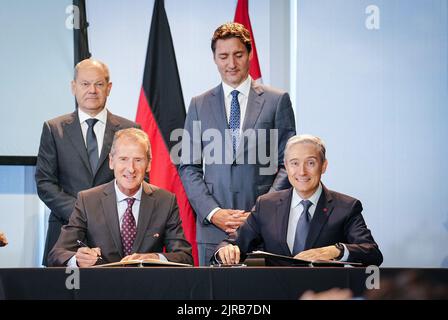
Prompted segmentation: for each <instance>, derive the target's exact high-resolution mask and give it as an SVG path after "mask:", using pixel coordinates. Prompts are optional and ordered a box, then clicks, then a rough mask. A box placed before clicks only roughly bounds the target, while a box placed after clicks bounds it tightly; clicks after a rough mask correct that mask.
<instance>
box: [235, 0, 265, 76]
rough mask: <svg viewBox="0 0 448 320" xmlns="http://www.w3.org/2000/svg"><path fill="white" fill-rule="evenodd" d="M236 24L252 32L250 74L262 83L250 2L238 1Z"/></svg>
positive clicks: (245, 0) (247, 0) (246, 0)
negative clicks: (250, 13)
mask: <svg viewBox="0 0 448 320" xmlns="http://www.w3.org/2000/svg"><path fill="white" fill-rule="evenodd" d="M233 20H234V22H238V23H241V24H242V25H243V26H245V27H246V29H247V30H249V32H250V37H251V39H252V60H250V69H249V74H250V76H251V77H252V79H254V80H255V81H257V82H262V79H261V70H260V64H259V63H258V54H257V47H256V46H255V38H254V33H253V32H252V26H251V24H250V18H249V0H238V3H237V5H236V11H235V18H234V19H233Z"/></svg>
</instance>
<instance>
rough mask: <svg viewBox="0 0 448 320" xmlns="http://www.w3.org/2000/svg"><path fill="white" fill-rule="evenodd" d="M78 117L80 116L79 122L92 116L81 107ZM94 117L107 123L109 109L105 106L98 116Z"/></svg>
mask: <svg viewBox="0 0 448 320" xmlns="http://www.w3.org/2000/svg"><path fill="white" fill-rule="evenodd" d="M78 117H79V123H83V122H85V121H86V120H87V119H91V118H92V117H91V116H90V115H88V114H87V113H85V112H84V111H82V110H81V109H80V108H78ZM93 118H94V119H98V121H99V122H101V123H103V124H105V123H106V121H107V109H106V108H103V110H101V111H100V112H99V113H98V114H97V115H96V116H94V117H93Z"/></svg>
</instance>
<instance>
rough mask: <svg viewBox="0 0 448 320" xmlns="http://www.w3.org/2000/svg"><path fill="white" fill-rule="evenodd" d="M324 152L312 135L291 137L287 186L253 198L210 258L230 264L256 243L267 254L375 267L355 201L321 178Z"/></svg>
mask: <svg viewBox="0 0 448 320" xmlns="http://www.w3.org/2000/svg"><path fill="white" fill-rule="evenodd" d="M325 153H326V149H325V144H324V142H323V141H322V140H321V139H320V138H318V137H315V136H312V135H298V136H294V137H291V138H290V139H289V140H288V142H287V144H286V147H285V160H284V163H285V167H286V172H287V173H288V179H289V182H290V183H291V185H292V186H293V187H292V188H291V189H288V190H283V191H278V192H272V193H268V194H266V195H263V196H261V197H259V198H258V200H257V203H256V205H255V211H254V212H253V213H252V214H251V215H250V216H249V217H248V219H247V220H246V222H245V223H244V224H243V225H242V226H241V227H240V229H239V230H238V231H237V236H236V238H235V239H227V240H225V241H223V242H222V243H221V244H220V246H219V250H218V251H217V252H216V253H215V259H216V260H217V261H218V262H222V263H224V264H236V263H239V262H240V260H241V261H242V260H244V259H245V257H246V255H247V253H249V252H251V251H253V250H254V248H256V247H257V246H262V248H263V250H264V251H267V252H269V253H274V254H279V255H284V256H291V257H294V258H297V259H302V260H307V261H314V260H340V261H350V262H359V263H362V264H364V265H372V264H373V265H380V264H381V263H382V261H383V256H382V254H381V252H380V250H379V249H378V245H377V244H376V243H375V240H374V239H373V237H372V234H371V232H370V230H369V229H368V228H367V226H366V224H365V221H364V218H363V216H362V214H361V212H362V205H361V202H360V201H359V200H357V199H354V198H352V197H350V196H347V195H344V194H342V193H338V192H335V191H332V190H329V189H327V188H326V187H325V186H324V185H323V183H322V182H321V176H322V174H324V173H325V171H326V169H327V165H328V160H327V159H326V155H325ZM268 263H272V264H276V263H277V262H275V261H274V260H271V261H268Z"/></svg>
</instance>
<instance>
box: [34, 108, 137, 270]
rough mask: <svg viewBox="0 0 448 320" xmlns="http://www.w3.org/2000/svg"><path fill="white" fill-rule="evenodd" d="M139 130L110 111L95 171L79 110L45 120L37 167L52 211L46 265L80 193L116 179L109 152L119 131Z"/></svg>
mask: <svg viewBox="0 0 448 320" xmlns="http://www.w3.org/2000/svg"><path fill="white" fill-rule="evenodd" d="M130 127H138V125H137V124H136V123H134V122H132V121H130V120H127V119H125V118H122V117H119V116H116V115H113V114H112V113H110V112H109V111H107V122H106V129H105V132H104V140H103V148H102V150H101V154H100V158H99V162H98V166H97V169H96V170H95V172H92V170H91V169H90V164H89V159H88V155H87V149H86V145H85V142H84V138H83V136H82V131H81V125H80V123H79V118H78V111H77V110H75V112H73V113H70V114H66V115H63V116H60V117H57V118H55V119H52V120H49V121H46V122H45V123H44V125H43V129H42V136H41V140H40V147H39V154H38V156H37V164H36V184H37V193H38V195H39V198H40V199H41V200H42V201H43V202H44V203H45V205H46V206H47V207H48V208H49V209H50V210H51V213H50V218H49V221H48V231H47V240H46V243H45V250H44V257H43V262H42V263H43V264H44V265H46V264H47V256H48V252H49V251H50V250H51V248H53V246H54V244H55V243H56V240H57V239H58V237H59V234H60V232H61V227H62V226H63V225H65V224H67V222H68V220H69V218H70V214H71V213H72V211H73V207H74V205H75V201H76V195H77V194H78V192H79V191H81V190H86V189H89V188H91V187H94V186H97V185H100V184H103V183H106V182H109V181H111V180H112V179H113V178H114V173H113V171H112V170H110V169H109V161H108V159H109V157H108V155H109V151H110V147H111V146H112V140H113V138H114V134H115V132H116V131H118V130H121V129H124V128H130Z"/></svg>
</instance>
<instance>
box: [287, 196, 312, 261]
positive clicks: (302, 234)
mask: <svg viewBox="0 0 448 320" xmlns="http://www.w3.org/2000/svg"><path fill="white" fill-rule="evenodd" d="M300 203H301V204H302V205H303V211H302V214H301V215H300V218H299V222H297V228H296V236H295V238H294V248H293V250H292V253H293V255H294V256H295V255H296V254H298V253H299V252H302V251H303V249H305V242H306V238H307V237H308V231H309V230H310V221H311V217H310V213H309V212H308V209H309V208H310V207H311V206H312V205H313V203H312V202H311V201H309V200H302V201H301V202H300Z"/></svg>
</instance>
